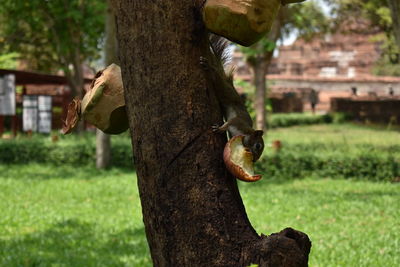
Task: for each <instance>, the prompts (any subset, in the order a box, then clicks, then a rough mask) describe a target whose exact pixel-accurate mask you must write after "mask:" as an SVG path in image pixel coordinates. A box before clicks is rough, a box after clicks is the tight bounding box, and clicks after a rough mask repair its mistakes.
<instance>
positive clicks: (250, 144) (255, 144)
mask: <svg viewBox="0 0 400 267" xmlns="http://www.w3.org/2000/svg"><path fill="white" fill-rule="evenodd" d="M263 134H264V132H263V131H261V130H257V131H254V132H253V133H251V134H249V135H245V137H244V138H243V146H245V147H246V148H248V149H250V151H251V153H252V154H253V161H257V160H258V159H259V158H260V157H261V154H262V152H263V151H264V139H263V137H262V136H263Z"/></svg>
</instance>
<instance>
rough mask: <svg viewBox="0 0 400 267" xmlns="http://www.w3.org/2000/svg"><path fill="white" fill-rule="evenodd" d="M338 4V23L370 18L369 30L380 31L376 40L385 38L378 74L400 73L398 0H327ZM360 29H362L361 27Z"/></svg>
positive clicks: (381, 40)
mask: <svg viewBox="0 0 400 267" xmlns="http://www.w3.org/2000/svg"><path fill="white" fill-rule="evenodd" d="M327 2H329V3H330V4H331V5H332V6H334V9H333V14H334V17H335V24H336V29H340V27H337V25H340V24H342V23H344V22H352V21H353V22H356V21H360V20H364V21H367V22H368V23H369V27H366V28H365V29H361V30H365V31H369V32H371V31H376V32H380V33H381V34H379V35H377V37H376V38H375V40H374V41H379V42H381V44H382V45H381V50H382V57H381V59H380V60H379V61H378V62H377V64H376V66H375V68H374V73H375V74H377V75H400V65H399V64H400V19H399V11H400V10H399V6H400V3H399V1H398V0H327ZM357 30H358V31H360V29H357Z"/></svg>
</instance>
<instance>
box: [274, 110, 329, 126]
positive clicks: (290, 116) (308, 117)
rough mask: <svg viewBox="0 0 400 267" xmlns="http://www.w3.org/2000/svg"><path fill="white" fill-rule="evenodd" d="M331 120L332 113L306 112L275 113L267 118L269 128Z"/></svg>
mask: <svg viewBox="0 0 400 267" xmlns="http://www.w3.org/2000/svg"><path fill="white" fill-rule="evenodd" d="M331 122H333V115H331V114H324V115H313V114H307V113H276V114H271V116H270V117H269V119H268V123H269V127H270V128H278V127H290V126H295V125H310V124H320V123H331Z"/></svg>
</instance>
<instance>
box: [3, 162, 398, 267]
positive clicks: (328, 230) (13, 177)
mask: <svg viewBox="0 0 400 267" xmlns="http://www.w3.org/2000/svg"><path fill="white" fill-rule="evenodd" d="M240 190H241V193H242V196H243V200H244V202H245V205H246V207H247V212H248V215H249V218H250V220H251V222H252V223H253V225H254V227H255V228H256V229H257V231H258V232H260V233H261V232H262V233H265V234H269V233H272V232H277V231H279V230H281V229H282V228H284V227H288V226H290V227H294V228H296V229H299V230H301V231H304V232H306V233H307V234H308V235H309V236H310V238H311V239H312V241H313V248H312V253H311V257H310V266H324V267H325V266H374V267H375V266H397V265H398V263H399V262H400V254H399V253H398V252H399V251H400V224H399V221H400V210H399V203H400V188H399V184H390V183H374V182H363V181H352V180H340V179H339V180H331V179H316V178H314V179H313V178H309V179H304V180H293V181H287V182H283V183H282V182H280V183H278V182H274V181H269V180H268V179H267V177H265V178H264V180H262V181H261V182H259V183H256V184H244V183H240ZM0 192H1V194H0V211H1V216H0V266H74V267H75V266H85V267H86V266H151V261H150V258H149V252H148V248H147V243H146V240H145V236H144V229H143V223H142V218H141V211H140V202H139V196H138V192H137V186H136V177H135V174H134V173H131V172H129V171H124V170H121V169H112V170H110V171H97V170H94V169H91V168H73V167H68V166H61V167H54V166H53V167H49V166H46V165H37V164H31V165H26V166H21V165H11V166H5V165H0Z"/></svg>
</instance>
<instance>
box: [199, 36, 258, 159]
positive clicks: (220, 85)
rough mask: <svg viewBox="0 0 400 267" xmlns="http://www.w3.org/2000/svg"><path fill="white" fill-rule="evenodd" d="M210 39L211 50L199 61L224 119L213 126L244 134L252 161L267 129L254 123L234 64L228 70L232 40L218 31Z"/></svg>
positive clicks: (244, 141)
mask: <svg viewBox="0 0 400 267" xmlns="http://www.w3.org/2000/svg"><path fill="white" fill-rule="evenodd" d="M209 40H210V48H209V53H208V54H207V57H200V65H201V66H202V67H203V69H204V70H205V71H206V73H207V74H208V79H207V80H208V81H209V82H210V85H211V87H213V88H214V91H215V94H216V96H217V99H218V102H219V104H220V107H221V109H222V113H223V116H224V120H225V123H224V124H223V125H221V126H218V125H214V126H212V128H213V131H215V132H225V131H228V132H229V135H230V137H233V136H236V135H243V136H244V138H243V146H244V147H245V148H247V149H249V150H250V151H251V153H252V155H253V162H254V161H257V160H258V159H259V158H260V156H261V154H262V152H263V150H264V140H263V138H262V136H263V134H264V132H263V131H262V130H254V129H253V127H252V125H253V122H252V120H251V117H250V115H249V113H248V112H247V110H246V107H245V105H244V103H243V100H242V98H241V97H240V95H239V94H238V92H237V91H236V89H235V87H234V85H233V68H230V70H228V71H227V72H225V65H226V64H227V61H228V59H229V56H227V54H226V49H227V47H228V46H229V42H228V41H227V40H226V39H224V38H222V37H220V36H217V35H215V34H210V38H209Z"/></svg>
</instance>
